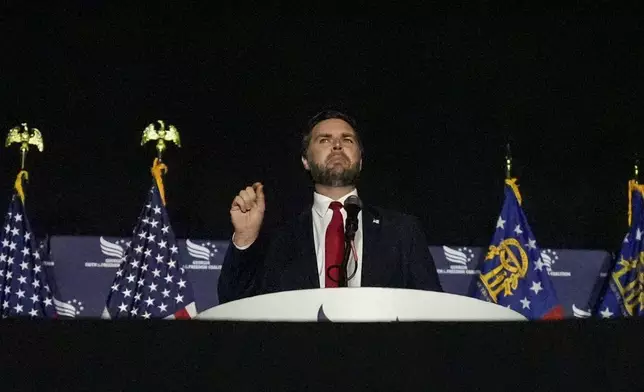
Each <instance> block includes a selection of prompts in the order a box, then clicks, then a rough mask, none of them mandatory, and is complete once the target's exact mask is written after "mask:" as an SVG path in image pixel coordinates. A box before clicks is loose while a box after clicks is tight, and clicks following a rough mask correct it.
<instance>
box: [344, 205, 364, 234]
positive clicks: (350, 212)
mask: <svg viewBox="0 0 644 392" xmlns="http://www.w3.org/2000/svg"><path fill="white" fill-rule="evenodd" d="M344 210H345V211H346V212H347V220H346V222H345V224H344V239H345V241H348V242H351V241H353V239H354V238H355V236H356V231H358V213H359V212H360V211H361V210H362V201H360V198H359V197H358V196H355V195H351V196H349V197H347V200H345V201H344Z"/></svg>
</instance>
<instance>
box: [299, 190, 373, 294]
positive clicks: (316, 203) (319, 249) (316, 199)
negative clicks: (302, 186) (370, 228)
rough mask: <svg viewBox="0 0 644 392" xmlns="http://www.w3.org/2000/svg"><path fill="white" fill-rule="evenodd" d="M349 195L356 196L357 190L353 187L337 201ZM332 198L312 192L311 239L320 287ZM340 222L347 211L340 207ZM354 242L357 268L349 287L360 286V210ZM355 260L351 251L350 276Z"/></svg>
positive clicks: (322, 280)
mask: <svg viewBox="0 0 644 392" xmlns="http://www.w3.org/2000/svg"><path fill="white" fill-rule="evenodd" d="M351 195H356V196H358V191H357V190H356V189H354V190H353V191H351V192H349V193H347V194H346V195H344V196H342V197H341V198H340V199H338V200H337V201H339V202H340V203H342V204H343V205H344V201H345V200H346V199H347V198H348V197H349V196H351ZM332 201H334V200H333V199H331V198H329V197H326V196H324V195H321V194H319V193H317V192H315V193H314V194H313V207H312V208H311V209H312V211H311V212H312V213H311V215H312V217H313V239H314V242H315V256H316V258H317V262H318V277H319V279H320V288H324V284H325V280H326V271H325V268H324V262H325V253H326V249H325V242H326V241H325V239H326V229H327V227H328V226H329V223H331V218H332V217H333V210H331V209H329V205H330V204H331V202H332ZM340 212H342V223H343V224H344V223H345V222H346V219H347V212H346V211H345V210H344V208H342V209H341V210H340ZM354 244H355V248H356V253H357V255H358V269H357V271H356V274H355V276H354V277H353V278H352V279H351V280H349V282H348V286H349V287H360V282H361V277H362V211H360V212H359V213H358V231H356V236H355V239H354ZM355 264H356V261H355V260H354V258H353V252H351V255H350V256H349V265H348V268H347V270H348V274H349V276H351V273H352V272H353V269H354V268H355V267H354V266H355Z"/></svg>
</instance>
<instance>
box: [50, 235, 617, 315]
mask: <svg viewBox="0 0 644 392" xmlns="http://www.w3.org/2000/svg"><path fill="white" fill-rule="evenodd" d="M128 240H129V239H127V238H118V237H83V236H55V237H51V238H50V239H49V254H50V260H48V261H45V263H44V264H45V265H46V268H47V269H48V272H49V274H50V280H51V281H52V282H53V285H54V293H55V294H56V298H57V299H59V300H62V301H63V302H64V303H65V304H66V305H63V306H66V309H65V312H63V313H64V314H65V315H67V316H68V317H69V316H71V315H72V314H73V315H75V317H92V318H94V317H96V318H98V317H100V315H101V312H102V311H103V308H104V307H105V299H106V298H105V296H106V293H107V290H108V289H109V287H110V285H111V283H112V280H114V274H115V273H116V269H117V268H118V266H119V264H120V262H121V258H122V257H123V256H124V255H125V247H126V245H125V243H126V242H127V241H128ZM177 242H178V246H179V253H180V262H181V264H182V265H183V267H184V268H185V269H186V270H187V271H186V272H187V277H188V279H189V280H190V281H191V282H192V287H193V289H194V295H195V302H196V305H197V311H198V312H202V311H204V310H206V309H209V308H211V307H213V306H216V305H217V304H218V298H217V280H218V279H219V272H220V270H221V264H222V262H223V258H224V255H225V254H226V248H227V247H228V241H217V240H202V239H178V240H177ZM486 251H487V249H486V248H482V247H481V248H478V247H459V246H431V247H430V252H431V253H432V256H433V257H434V260H435V261H436V267H437V270H438V274H439V277H440V280H441V283H442V285H443V289H444V290H445V291H446V292H448V293H453V294H460V295H468V293H469V292H470V288H471V285H472V283H473V281H474V279H475V277H476V275H477V274H478V271H477V270H476V266H477V265H479V262H480V261H481V259H482V258H483V257H485V252H486ZM541 260H542V262H543V263H544V264H545V265H546V268H547V269H548V273H549V274H550V277H551V278H552V282H553V284H554V286H555V289H556V290H557V295H558V297H559V300H560V302H561V303H562V304H563V305H564V310H565V314H566V317H587V316H589V311H590V309H591V308H592V306H593V305H594V301H595V300H596V297H597V293H598V291H599V289H600V288H601V286H602V284H603V281H604V279H605V276H606V271H607V270H608V268H610V260H611V256H610V254H609V253H608V252H606V251H601V250H569V249H542V250H541ZM59 313H61V312H59Z"/></svg>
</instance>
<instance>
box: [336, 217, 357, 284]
mask: <svg viewBox="0 0 644 392" xmlns="http://www.w3.org/2000/svg"><path fill="white" fill-rule="evenodd" d="M356 231H358V217H357V214H356V217H355V219H350V218H349V217H347V222H346V230H345V233H344V256H343V257H342V264H340V271H339V274H338V275H339V276H338V287H348V285H349V279H348V276H349V271H348V269H349V257H350V256H351V250H352V249H353V247H352V246H351V243H352V242H353V239H354V238H355V236H356ZM356 263H357V261H356Z"/></svg>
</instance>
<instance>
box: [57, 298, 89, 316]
mask: <svg viewBox="0 0 644 392" xmlns="http://www.w3.org/2000/svg"><path fill="white" fill-rule="evenodd" d="M54 306H55V307H56V313H58V315H60V316H64V317H69V318H75V317H76V316H80V314H81V312H82V311H83V310H85V307H84V306H83V303H82V302H81V301H78V300H76V298H74V299H72V300H71V301H67V302H63V301H60V300H57V299H56V298H54Z"/></svg>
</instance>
